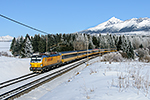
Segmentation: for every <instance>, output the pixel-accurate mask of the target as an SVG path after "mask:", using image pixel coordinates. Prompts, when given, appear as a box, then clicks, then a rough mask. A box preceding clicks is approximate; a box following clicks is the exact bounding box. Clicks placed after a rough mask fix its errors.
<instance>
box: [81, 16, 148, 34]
mask: <svg viewBox="0 0 150 100" xmlns="http://www.w3.org/2000/svg"><path fill="white" fill-rule="evenodd" d="M137 31H138V32H139V31H144V32H148V31H150V18H147V17H146V18H132V19H129V20H125V21H121V20H120V19H117V18H115V17H112V18H111V19H109V20H108V21H106V22H104V23H102V24H99V25H97V26H95V27H92V28H89V29H87V30H83V31H81V32H79V33H90V34H92V33H124V32H137Z"/></svg>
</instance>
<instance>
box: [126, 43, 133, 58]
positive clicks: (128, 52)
mask: <svg viewBox="0 0 150 100" xmlns="http://www.w3.org/2000/svg"><path fill="white" fill-rule="evenodd" d="M126 53H127V57H128V58H132V59H134V51H133V47H132V45H131V42H129V46H128V47H127V51H126Z"/></svg>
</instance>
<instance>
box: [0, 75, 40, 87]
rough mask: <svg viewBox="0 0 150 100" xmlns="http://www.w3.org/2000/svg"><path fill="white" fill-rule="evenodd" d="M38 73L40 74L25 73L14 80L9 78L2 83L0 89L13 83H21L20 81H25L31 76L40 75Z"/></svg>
mask: <svg viewBox="0 0 150 100" xmlns="http://www.w3.org/2000/svg"><path fill="white" fill-rule="evenodd" d="M31 75H32V76H31ZM38 75H40V74H35V73H30V74H27V75H24V76H21V77H18V78H15V79H12V80H8V81H6V82H4V83H1V85H2V86H0V89H2V88H4V87H7V86H10V85H13V84H16V83H19V82H21V81H24V80H27V79H30V78H32V77H35V76H38Z"/></svg>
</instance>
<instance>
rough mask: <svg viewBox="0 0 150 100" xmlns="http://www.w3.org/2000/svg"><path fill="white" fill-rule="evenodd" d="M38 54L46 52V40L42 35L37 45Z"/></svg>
mask: <svg viewBox="0 0 150 100" xmlns="http://www.w3.org/2000/svg"><path fill="white" fill-rule="evenodd" d="M38 50H39V52H41V53H43V52H46V38H45V36H44V35H42V36H41V38H40V41H39V45H38Z"/></svg>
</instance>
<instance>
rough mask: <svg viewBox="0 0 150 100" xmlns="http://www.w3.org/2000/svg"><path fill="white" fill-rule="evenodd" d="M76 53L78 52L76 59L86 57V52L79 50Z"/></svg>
mask: <svg viewBox="0 0 150 100" xmlns="http://www.w3.org/2000/svg"><path fill="white" fill-rule="evenodd" d="M77 52H78V54H77V58H78V59H81V58H85V57H87V50H79V51H77Z"/></svg>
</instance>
